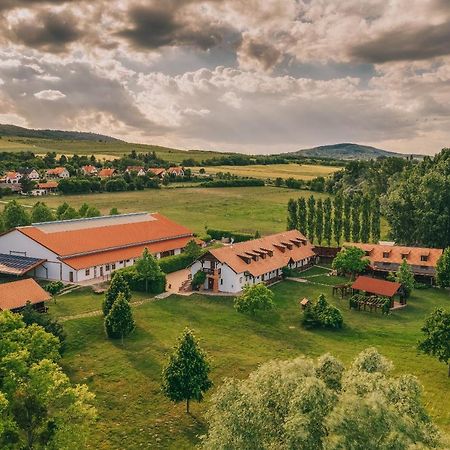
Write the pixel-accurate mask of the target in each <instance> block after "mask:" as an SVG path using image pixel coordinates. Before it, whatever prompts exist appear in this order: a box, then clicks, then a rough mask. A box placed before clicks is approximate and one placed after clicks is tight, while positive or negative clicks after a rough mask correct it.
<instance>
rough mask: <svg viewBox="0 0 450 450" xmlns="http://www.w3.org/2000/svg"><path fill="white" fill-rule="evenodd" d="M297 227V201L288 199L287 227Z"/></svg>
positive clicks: (289, 228)
mask: <svg viewBox="0 0 450 450" xmlns="http://www.w3.org/2000/svg"><path fill="white" fill-rule="evenodd" d="M296 228H297V202H296V201H295V200H294V199H292V198H291V199H289V201H288V217H287V229H288V230H295V229H296Z"/></svg>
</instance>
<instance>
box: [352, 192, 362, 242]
mask: <svg viewBox="0 0 450 450" xmlns="http://www.w3.org/2000/svg"><path fill="white" fill-rule="evenodd" d="M360 234H361V197H360V196H359V195H355V196H354V197H353V200H352V239H353V242H359V241H360Z"/></svg>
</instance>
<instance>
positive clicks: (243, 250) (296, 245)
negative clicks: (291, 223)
mask: <svg viewBox="0 0 450 450" xmlns="http://www.w3.org/2000/svg"><path fill="white" fill-rule="evenodd" d="M316 260H317V257H316V254H315V252H314V247H313V245H311V243H310V242H309V241H308V240H307V239H306V238H305V236H304V235H303V234H301V233H300V232H299V231H297V230H292V231H286V232H284V233H278V234H273V235H271V236H265V237H263V238H260V239H254V240H251V241H246V242H240V243H237V244H232V245H229V246H225V247H222V248H217V249H211V250H210V251H209V252H208V253H206V254H204V255H203V256H201V257H200V258H199V259H198V260H197V261H195V262H194V263H193V264H192V265H191V268H190V270H191V276H192V277H193V276H194V275H195V274H196V273H197V272H198V271H203V272H206V275H207V277H206V281H205V284H204V286H203V287H204V289H206V290H210V291H213V292H224V293H225V292H226V293H238V292H240V291H242V288H243V287H244V286H245V285H247V284H258V283H266V284H270V283H273V282H275V281H277V280H279V279H280V278H281V276H282V269H283V268H284V267H289V268H291V269H295V268H306V267H308V266H310V265H312V264H314V263H315V262H316Z"/></svg>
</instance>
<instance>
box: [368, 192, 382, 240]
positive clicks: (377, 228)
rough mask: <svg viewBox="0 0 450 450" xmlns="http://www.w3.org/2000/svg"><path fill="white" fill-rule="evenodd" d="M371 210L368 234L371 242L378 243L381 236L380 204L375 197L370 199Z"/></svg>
mask: <svg viewBox="0 0 450 450" xmlns="http://www.w3.org/2000/svg"><path fill="white" fill-rule="evenodd" d="M371 211H372V213H371V217H370V235H371V238H372V242H375V243H378V242H379V240H380V237H381V206H380V200H379V199H378V198H377V197H375V198H374V199H373V201H372V206H371Z"/></svg>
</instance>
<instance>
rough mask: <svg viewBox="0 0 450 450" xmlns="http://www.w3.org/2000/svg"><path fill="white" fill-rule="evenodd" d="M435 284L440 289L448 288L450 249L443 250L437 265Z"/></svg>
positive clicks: (449, 282) (449, 283) (449, 280)
mask: <svg viewBox="0 0 450 450" xmlns="http://www.w3.org/2000/svg"><path fill="white" fill-rule="evenodd" d="M436 283H437V285H438V286H440V287H449V286H450V247H448V248H446V249H445V250H444V252H443V253H442V256H441V257H440V258H439V261H438V263H437V266H436Z"/></svg>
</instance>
